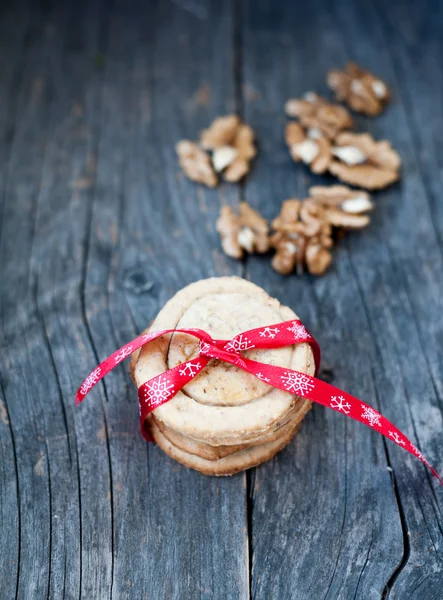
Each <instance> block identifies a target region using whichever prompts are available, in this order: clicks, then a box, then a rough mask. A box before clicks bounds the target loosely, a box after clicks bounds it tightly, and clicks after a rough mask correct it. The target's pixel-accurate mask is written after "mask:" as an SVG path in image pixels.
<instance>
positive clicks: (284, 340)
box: [75, 320, 443, 485]
mask: <svg viewBox="0 0 443 600" xmlns="http://www.w3.org/2000/svg"><path fill="white" fill-rule="evenodd" d="M171 333H186V334H188V335H192V336H194V337H196V338H198V339H199V340H200V348H199V355H198V356H197V357H196V358H193V359H192V360H188V361H187V362H184V363H182V364H180V365H178V366H176V367H174V368H173V369H169V370H168V371H165V372H164V373H161V374H160V375H157V376H156V377H153V378H152V379H150V380H149V381H147V382H146V383H143V384H142V385H141V386H140V387H139V388H138V399H139V406H140V428H141V432H142V434H143V436H144V437H145V438H146V439H147V440H148V441H152V440H151V438H150V435H149V432H148V431H147V430H146V429H145V426H144V425H145V419H146V417H147V416H148V415H149V413H151V412H152V411H153V410H155V409H156V408H157V407H158V406H161V405H162V404H165V402H169V400H171V398H173V397H174V396H175V395H176V394H177V392H178V391H179V390H181V389H182V387H184V386H185V385H186V384H187V383H188V382H189V381H191V379H194V377H196V376H197V375H198V374H199V373H200V371H202V370H203V369H204V368H205V367H206V365H207V364H208V363H209V361H210V360H211V359H213V358H216V359H219V360H222V361H224V362H228V363H231V364H233V365H236V366H237V367H239V368H240V369H243V370H244V371H247V372H248V373H251V374H252V375H254V376H255V377H257V378H258V379H260V380H261V381H264V382H265V383H267V384H269V385H270V386H272V387H275V388H279V389H280V390H283V391H285V392H290V393H291V394H294V395H295V396H301V397H302V398H306V399H307V400H311V401H313V402H318V403H319V404H323V406H327V407H328V408H332V410H335V411H337V412H340V413H343V414H344V415H346V416H347V417H351V418H352V419H355V420H356V421H360V423H363V424H364V425H367V426H368V427H370V428H371V429H374V430H375V431H378V433H381V434H382V435H384V436H385V437H387V438H388V439H390V440H391V441H393V442H394V443H396V444H397V445H398V446H400V447H402V448H403V449H404V450H407V451H408V452H410V453H411V454H413V455H414V456H416V457H417V458H419V459H420V460H421V461H422V462H423V463H424V464H425V465H426V466H427V467H429V469H430V470H431V471H432V473H433V475H435V477H436V478H437V479H438V481H439V482H440V483H441V484H442V485H443V480H442V479H441V477H440V476H439V475H438V473H437V472H436V471H435V469H434V468H433V467H432V466H431V465H430V464H429V462H428V461H427V460H426V458H425V457H424V456H423V454H422V453H421V452H420V450H418V448H416V446H414V444H413V443H412V442H411V441H410V440H409V439H408V438H407V437H406V436H405V435H404V434H403V433H402V432H401V431H400V430H399V429H397V427H395V425H393V424H392V423H391V422H390V421H388V419H386V417H384V416H383V415H382V414H381V413H379V412H378V411H377V410H375V409H374V408H372V406H369V404H366V403H365V402H362V401H361V400H359V399H358V398H355V397H354V396H351V394H348V393H346V392H344V391H343V390H340V389H339V388H336V387H334V386H333V385H330V384H329V383H326V382H324V381H321V380H320V379H317V378H316V377H311V376H310V375H307V374H305V373H301V372H299V371H294V370H293V369H288V368H287V367H277V366H275V365H268V364H265V363H260V362H257V361H255V360H251V359H249V358H246V357H245V356H243V355H242V354H241V353H242V352H244V351H245V350H250V349H251V348H256V349H265V348H281V347H283V346H289V345H293V344H303V343H307V344H310V346H311V348H312V351H313V353H314V360H315V370H316V374H317V372H318V369H319V366H320V347H319V345H318V344H317V342H316V341H315V339H314V338H313V337H312V335H311V334H310V333H309V332H308V330H307V329H306V328H305V326H304V325H303V324H302V323H301V322H300V321H299V320H291V321H285V322H283V323H277V324H275V325H270V326H268V327H259V328H257V329H251V330H249V331H244V332H243V333H240V334H238V335H236V336H235V337H233V338H232V340H213V339H212V338H211V336H210V335H209V334H207V333H206V332H205V331H203V330H202V329H163V330H161V331H156V332H153V333H148V334H144V335H141V336H139V337H137V338H136V339H135V340H133V341H132V342H129V343H128V344H126V345H125V346H122V347H121V348H120V349H119V350H117V351H116V352H114V353H113V354H111V356H108V358H106V359H105V360H104V361H103V362H102V363H101V364H100V365H99V366H98V367H97V368H96V369H94V371H92V373H90V374H89V375H88V377H87V378H86V379H85V381H84V382H83V383H82V385H81V386H80V388H79V390H78V391H77V394H76V398H75V399H76V403H77V404H79V403H80V402H81V401H82V400H83V398H84V397H85V396H86V395H87V394H88V393H89V392H90V390H91V389H92V388H93V387H94V386H95V385H96V384H97V383H98V382H99V381H100V380H101V379H102V378H103V377H104V376H105V375H106V374H107V373H109V371H111V370H112V369H114V368H115V367H116V366H117V365H118V364H119V363H121V362H122V361H123V360H124V359H125V358H128V357H129V356H130V355H131V354H132V353H133V352H135V351H136V350H138V349H139V348H141V347H142V346H144V345H145V344H147V343H149V342H150V341H152V340H155V339H157V338H159V337H161V336H163V335H167V334H171Z"/></svg>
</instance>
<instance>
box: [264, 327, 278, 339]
mask: <svg viewBox="0 0 443 600" xmlns="http://www.w3.org/2000/svg"><path fill="white" fill-rule="evenodd" d="M279 331H280V329H277V327H265V328H264V329H263V331H260V337H264V338H266V337H268V338H275V336H276V335H277V333H279Z"/></svg>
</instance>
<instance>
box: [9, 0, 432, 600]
mask: <svg viewBox="0 0 443 600" xmlns="http://www.w3.org/2000/svg"><path fill="white" fill-rule="evenodd" d="M0 14H1V19H0V61H1V69H0V95H1V98H2V101H1V103H0V268H1V273H2V278H1V286H0V311H1V315H2V321H1V326H0V327H1V332H0V383H1V388H0V559H1V560H0V597H1V598H2V599H3V598H5V599H7V600H9V599H12V598H20V599H22V598H23V599H32V600H34V599H37V600H39V599H40V598H54V599H57V600H58V599H59V598H69V599H71V598H73V599H74V598H75V599H77V598H85V599H88V600H90V599H93V600H96V599H97V600H102V599H104V598H114V599H118V600H120V599H121V598H123V599H124V598H131V599H132V598H133V599H139V598H150V599H155V600H157V599H163V598H165V599H166V598H167V599H169V598H174V599H180V600H182V599H188V598H190V599H191V598H192V599H194V598H208V599H209V598H215V599H225V598H232V599H238V598H245V599H246V598H249V597H254V598H257V599H268V598H279V599H283V600H286V599H303V600H305V599H313V600H317V598H328V599H331V600H335V599H345V600H348V599H349V598H358V599H361V600H367V599H379V598H380V599H381V598H393V599H404V600H410V599H412V600H415V599H416V600H437V599H440V598H442V597H443V592H442V591H441V590H442V589H443V561H442V554H441V553H442V550H441V548H442V529H443V520H442V516H441V512H442V501H443V493H442V490H441V489H440V488H439V487H438V485H437V484H436V482H435V481H434V480H432V479H431V477H430V476H429V473H428V472H426V470H425V468H424V467H423V466H422V465H420V463H419V462H418V461H416V460H414V459H413V458H409V457H408V456H407V455H406V454H405V453H404V452H402V451H401V450H400V449H398V448H397V447H395V446H393V445H392V444H390V443H389V442H386V441H384V440H383V439H382V438H380V437H379V436H377V435H376V434H374V433H373V432H371V431H370V430H369V429H367V428H365V427H363V426H362V425H360V424H358V423H354V422H351V421H347V420H345V419H344V418H342V417H340V415H337V414H335V413H331V412H328V411H325V410H324V409H322V408H320V407H314V409H313V411H312V412H311V413H310V414H309V415H308V417H307V418H306V422H305V423H304V425H303V427H302V429H301V431H300V433H299V434H298V435H297V436H296V438H295V440H294V442H293V443H292V444H291V445H290V446H289V447H288V448H287V449H286V450H284V451H283V452H282V453H281V454H280V455H279V456H278V457H276V458H275V459H274V460H273V461H271V462H270V463H268V464H266V465H263V466H262V467H259V468H258V469H255V470H252V471H250V472H249V473H248V474H247V475H245V474H239V475H237V476H235V477H233V478H225V479H215V478H214V479H210V478H206V477H204V476H202V475H200V474H198V473H195V472H192V471H189V470H187V469H185V468H183V467H181V466H180V465H178V464H176V463H174V462H173V461H172V460H170V459H169V458H168V457H166V456H165V455H164V454H163V453H162V452H161V451H159V449H158V448H156V447H154V446H149V447H147V446H146V443H145V442H144V441H143V440H142V439H141V437H140V436H139V434H138V418H137V402H136V393H135V390H134V388H133V386H132V383H131V381H130V378H129V376H128V373H127V368H126V366H125V365H123V366H121V367H119V369H117V370H116V371H115V372H113V373H111V374H110V375H109V376H108V377H107V378H106V381H105V382H104V383H103V384H101V385H99V386H97V388H96V389H95V390H94V392H93V393H92V394H91V397H88V399H87V400H86V402H84V403H83V404H82V405H81V407H79V408H75V407H74V405H73V396H74V393H75V390H76V388H77V386H78V384H79V383H80V380H81V377H82V376H83V375H85V374H87V372H88V371H89V370H90V369H91V367H93V366H94V365H95V364H96V362H97V361H98V360H101V359H103V358H104V357H105V356H106V355H107V354H109V353H110V352H111V351H112V350H113V349H115V347H117V346H119V345H121V344H122V343H124V342H125V341H126V340H128V339H130V338H131V337H133V336H134V335H135V334H136V333H137V332H138V331H140V330H141V329H143V328H144V327H145V326H146V324H147V323H149V321H150V320H151V319H152V318H153V317H154V316H155V314H156V312H157V311H158V310H159V308H160V307H161V306H162V304H163V303H164V302H165V301H166V300H167V299H168V298H169V297H170V296H171V295H172V294H173V293H174V292H175V291H176V290H178V289H179V288H181V287H182V286H183V285H186V284H187V283H189V282H190V281H193V280H196V279H199V278H203V277H208V276H213V275H220V274H237V275H241V274H243V275H244V276H246V277H248V278H250V279H251V280H252V281H254V282H256V283H258V284H260V285H262V286H263V287H265V289H266V290H267V291H268V292H269V293H271V294H272V295H275V296H277V297H279V298H280V299H281V300H282V301H283V302H285V303H287V304H289V305H291V306H292V307H293V308H294V309H295V310H296V311H297V312H298V313H299V314H300V316H301V317H302V318H303V320H304V321H305V322H306V323H307V324H309V326H310V328H311V329H312V331H313V332H314V333H315V335H316V337H317V338H318V339H319V341H320V343H321V345H322V349H323V354H324V363H323V371H322V373H323V375H324V376H325V377H328V378H332V379H333V382H334V383H335V384H337V385H338V386H341V387H344V388H346V389H348V390H349V391H351V392H354V393H356V394H357V395H359V396H360V397H362V398H364V399H365V400H367V401H368V402H369V403H372V404H374V405H375V406H377V407H379V408H380V409H381V410H382V411H383V412H384V413H385V414H386V416H387V417H388V418H390V419H392V420H393V421H394V422H395V423H396V424H398V426H399V427H400V428H402V429H403V430H404V431H405V433H407V434H408V435H409V436H410V437H411V438H412V439H413V440H414V441H415V442H416V443H417V444H418V445H419V446H420V448H421V449H422V450H423V451H424V452H425V453H426V455H427V456H429V458H430V460H431V461H432V462H433V463H434V464H435V465H436V466H437V467H438V468H439V469H440V471H443V463H442V456H443V434H442V410H443V388H442V383H441V382H442V381H443V372H442V369H443V367H442V363H441V360H440V356H441V341H442V340H443V335H442V329H441V319H440V314H441V308H442V304H441V290H442V276H441V273H442V267H443V265H442V262H443V259H442V253H441V248H442V243H441V240H442V231H443V219H442V214H443V213H442V209H441V202H439V192H440V187H441V156H442V153H441V140H440V137H441V136H439V132H440V130H441V128H442V125H443V123H442V117H443V115H442V107H441V90H442V81H443V79H442V78H443V65H442V62H443V58H442V52H441V40H440V32H441V28H442V25H443V17H442V11H441V8H439V6H438V3H435V2H430V1H429V2H424V3H413V2H412V1H411V2H406V3H402V4H397V3H391V4H389V5H386V4H385V3H382V2H378V0H377V1H375V2H374V3H373V4H371V3H359V4H358V5H357V4H356V5H355V6H349V5H348V3H344V2H340V1H338V0H337V1H335V2H332V3H330V2H325V1H322V0H314V1H313V2H310V3H304V5H302V4H301V3H288V2H283V1H281V2H271V1H270V0H260V1H259V2H252V1H250V0H244V1H242V2H235V3H234V2H232V3H228V2H226V3H219V2H215V1H214V2H211V1H205V0H192V1H188V0H173V1H172V0H171V1H166V2H163V1H160V0H152V1H150V2H148V3H146V2H142V0H131V1H130V2H126V1H124V0H115V2H113V3H111V2H106V1H105V0H92V1H90V2H89V1H86V0H84V1H82V2H75V3H74V2H64V3H57V2H52V1H41V2H37V1H34V2H31V0H20V1H19V2H12V1H9V2H5V3H3V5H2V8H1V13H0ZM349 59H355V60H357V61H360V62H361V63H362V64H363V65H366V66H367V67H369V68H371V69H373V70H374V71H375V72H376V73H378V74H380V75H381V76H382V77H384V78H385V79H386V80H387V81H388V82H390V83H391V84H392V87H393V89H394V102H393V103H392V105H390V106H389V108H388V109H387V110H386V112H385V113H384V114H383V115H382V116H381V117H379V118H377V119H368V118H364V117H357V119H356V120H357V124H358V127H359V128H360V129H361V130H365V129H367V130H369V131H370V132H371V133H373V134H374V136H376V137H379V138H381V137H386V138H388V139H390V140H392V142H393V145H394V146H395V147H396V148H397V149H398V150H399V152H400V154H401V156H402V159H403V164H404V168H403V173H402V180H401V182H400V184H398V185H396V186H394V187H393V188H392V189H390V190H387V191H384V192H380V193H379V194H377V196H376V200H375V201H376V205H377V206H376V210H375V211H374V215H373V221H372V224H371V226H370V227H369V228H368V229H367V230H365V231H363V232H360V233H356V234H353V235H349V236H348V237H347V238H346V239H344V240H343V241H341V242H340V243H339V244H338V246H337V247H336V248H335V249H334V255H335V262H334V265H333V267H332V269H331V270H330V272H329V273H328V274H327V275H325V276H324V277H322V278H319V279H315V278H312V277H309V276H304V277H301V278H297V277H295V276H294V277H290V278H283V277H281V276H279V275H277V274H276V273H274V272H273V271H272V270H271V269H270V265H269V259H268V258H266V257H251V258H249V259H248V260H246V261H245V262H244V263H238V262H235V261H231V260H229V259H227V258H226V257H224V256H223V254H222V253H221V251H220V247H219V241H218V237H217V234H216V231H215V220H216V217H217V214H218V211H219V208H220V205H221V203H225V202H228V203H230V204H233V205H235V204H237V203H238V201H239V199H240V198H241V197H243V198H245V199H247V200H248V201H249V202H250V203H251V204H252V205H253V206H255V207H257V208H259V209H260V210H261V211H262V212H263V213H264V214H265V216H266V217H269V218H271V217H273V216H274V215H275V214H276V213H277V212H278V208H279V205H280V203H281V201H282V200H284V199H285V198H287V197H290V196H299V197H303V196H304V195H305V193H306V190H307V187H308V186H309V185H311V184H313V183H319V182H323V181H331V180H329V179H328V178H321V177H316V176H313V175H312V174H310V173H309V172H308V171H307V170H306V169H305V168H304V167H303V166H301V165H294V163H292V161H291V160H290V157H289V155H288V153H287V149H286V148H285V145H284V141H283V127H284V120H285V119H284V115H283V104H284V101H285V100H286V99H287V98H288V97H290V96H295V95H299V94H301V93H303V92H304V91H306V90H308V89H316V90H318V91H320V92H321V93H324V94H327V93H328V92H327V89H326V85H325V74H326V72H327V70H328V68H330V67H333V66H334V67H336V66H340V65H342V64H344V63H345V62H346V61H347V60H349ZM231 111H237V112H239V113H240V114H242V115H243V116H244V118H245V119H246V120H247V121H248V122H249V123H250V124H251V125H252V126H253V128H254V130H255V131H256V134H257V136H258V141H259V147H260V154H259V156H258V158H257V160H256V161H255V162H254V166H253V171H252V173H251V175H250V176H249V177H248V179H247V180H246V182H245V183H244V184H242V185H241V186H227V185H223V186H221V187H220V188H219V189H218V190H215V191H214V190H206V189H203V188H201V187H199V186H196V185H195V184H193V183H192V182H189V181H188V180H187V179H186V178H185V177H184V176H183V175H182V174H181V173H180V172H179V169H178V165H177V161H176V157H175V152H174V145H175V143H176V141H177V140H178V139H180V138H182V137H190V138H192V137H196V136H197V134H198V132H199V131H200V130H201V129H202V128H203V127H205V126H206V125H207V124H208V123H209V122H210V121H211V120H212V119H213V118H214V117H216V116H217V115H220V114H225V113H227V112H231ZM25 336H26V337H25Z"/></svg>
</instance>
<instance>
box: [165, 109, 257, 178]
mask: <svg viewBox="0 0 443 600" xmlns="http://www.w3.org/2000/svg"><path fill="white" fill-rule="evenodd" d="M183 143H184V142H179V144H177V154H178V155H179V161H180V166H181V167H182V169H183V171H184V172H185V174H186V175H187V176H188V177H189V178H190V179H193V180H194V181H199V182H200V183H204V184H205V185H207V186H209V187H214V186H215V185H216V184H217V181H218V178H217V174H218V173H220V174H221V176H222V177H223V179H225V180H226V181H229V182H237V181H240V179H242V178H243V177H244V176H245V175H246V174H247V173H248V172H249V166H250V161H251V160H252V158H254V156H255V155H256V149H255V146H254V132H253V131H252V129H251V127H249V126H248V125H245V124H243V123H241V122H240V119H239V118H238V117H237V116H236V115H227V116H225V117H218V118H217V119H215V121H213V123H212V124H211V125H210V127H208V129H205V130H204V131H202V133H201V136H200V142H199V144H197V143H194V142H186V143H187V144H188V146H185V149H183V146H182V144H183ZM189 144H193V148H192V154H191V152H190V148H189ZM185 150H187V155H186V156H184V151H185ZM209 153H211V154H209ZM204 157H206V158H204ZM202 171H203V173H202ZM211 172H212V175H211Z"/></svg>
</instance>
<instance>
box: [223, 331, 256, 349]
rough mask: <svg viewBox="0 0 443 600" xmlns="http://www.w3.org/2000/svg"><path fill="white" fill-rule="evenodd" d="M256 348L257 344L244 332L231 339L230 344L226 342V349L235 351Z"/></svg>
mask: <svg viewBox="0 0 443 600" xmlns="http://www.w3.org/2000/svg"><path fill="white" fill-rule="evenodd" d="M250 348H255V344H253V343H252V342H251V340H249V339H248V338H247V337H246V336H245V334H244V333H241V334H240V335H238V336H237V337H236V338H234V339H233V340H231V341H230V342H229V344H226V346H225V348H224V349H225V350H234V352H241V351H243V350H249V349H250Z"/></svg>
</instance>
